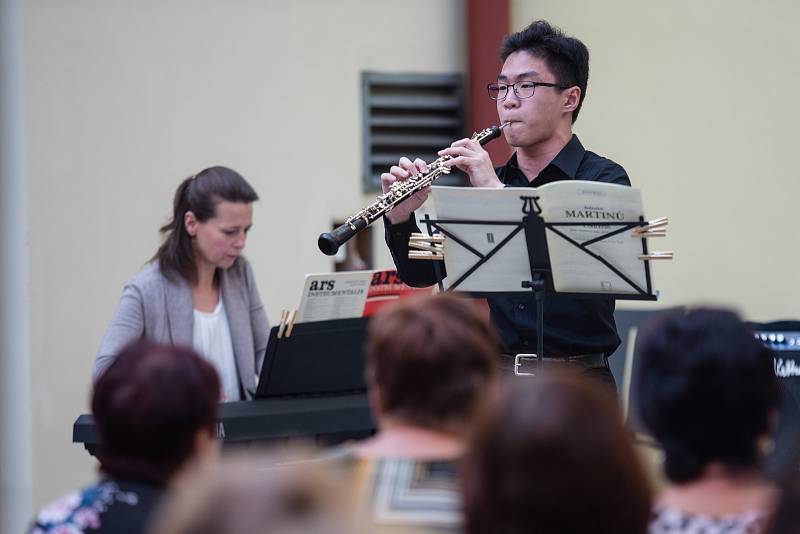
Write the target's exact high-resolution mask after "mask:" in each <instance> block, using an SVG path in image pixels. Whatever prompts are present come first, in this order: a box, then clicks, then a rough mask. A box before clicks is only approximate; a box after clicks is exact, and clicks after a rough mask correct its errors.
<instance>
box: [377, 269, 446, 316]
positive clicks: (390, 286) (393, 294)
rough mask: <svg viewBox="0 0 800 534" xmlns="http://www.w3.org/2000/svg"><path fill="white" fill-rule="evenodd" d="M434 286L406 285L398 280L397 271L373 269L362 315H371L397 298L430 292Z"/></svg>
mask: <svg viewBox="0 0 800 534" xmlns="http://www.w3.org/2000/svg"><path fill="white" fill-rule="evenodd" d="M434 287H435V286H431V287H411V286H407V285H406V284H404V283H403V281H402V280H400V277H399V276H397V271H394V270H387V271H375V272H374V273H373V274H372V282H371V283H370V286H369V291H368V292H367V302H366V304H365V305H364V317H367V316H369V315H372V314H373V313H375V312H376V311H378V310H379V309H380V308H381V307H382V306H385V305H386V304H389V303H390V302H394V301H396V300H398V299H401V298H405V297H410V296H411V295H423V294H426V293H432V292H433V288H434Z"/></svg>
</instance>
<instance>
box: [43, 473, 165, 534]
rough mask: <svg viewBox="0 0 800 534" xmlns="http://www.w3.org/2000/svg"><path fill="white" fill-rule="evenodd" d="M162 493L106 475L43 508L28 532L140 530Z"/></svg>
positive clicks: (124, 533) (133, 533) (122, 533)
mask: <svg viewBox="0 0 800 534" xmlns="http://www.w3.org/2000/svg"><path fill="white" fill-rule="evenodd" d="M162 495H163V489H162V488H160V487H157V486H154V485H151V484H149V483H146V482H139V481H132V480H125V479H114V478H106V479H103V480H100V481H99V482H98V483H96V484H94V485H92V486H89V487H87V488H84V489H82V490H79V491H74V492H72V493H69V494H67V495H65V496H63V497H61V498H60V499H58V500H56V501H54V502H52V503H50V504H49V505H47V506H45V507H44V508H42V509H41V510H40V511H39V513H38V514H37V515H36V519H35V522H34V524H33V525H32V526H31V528H30V530H29V533H30V534H45V533H47V534H83V533H93V534H94V533H96V534H99V533H104V534H105V533H111V532H114V533H118V534H141V533H144V532H146V530H145V529H146V527H147V522H148V520H149V519H150V513H151V512H152V511H153V510H154V508H155V507H156V505H157V504H158V502H159V500H160V498H161V496H162Z"/></svg>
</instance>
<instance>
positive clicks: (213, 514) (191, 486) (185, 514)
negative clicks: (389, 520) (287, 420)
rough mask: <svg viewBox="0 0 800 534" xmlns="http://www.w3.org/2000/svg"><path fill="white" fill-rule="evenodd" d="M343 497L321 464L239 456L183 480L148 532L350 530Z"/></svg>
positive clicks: (319, 533) (335, 533)
mask: <svg viewBox="0 0 800 534" xmlns="http://www.w3.org/2000/svg"><path fill="white" fill-rule="evenodd" d="M346 496H347V493H346V492H342V491H341V488H340V485H339V484H338V483H337V481H336V480H334V479H333V478H331V476H330V474H329V473H328V472H326V471H324V470H323V466H322V464H319V463H316V462H312V463H305V464H294V465H289V466H283V467H279V466H276V461H275V460H274V459H269V458H265V457H257V456H247V457H238V458H233V459H228V460H225V461H223V462H221V463H220V464H217V465H215V466H213V467H212V468H211V469H207V470H204V471H198V472H195V473H194V474H193V476H190V477H188V478H186V479H184V480H183V481H182V484H180V486H179V487H177V488H176V491H175V492H174V494H173V496H172V497H171V498H170V499H169V500H168V501H167V502H166V503H165V505H164V506H163V507H162V509H161V510H160V512H159V514H158V515H157V517H156V520H155V521H154V523H153V528H152V529H151V534H351V533H353V532H354V530H353V528H354V517H353V515H354V514H353V512H352V510H353V509H352V507H351V506H350V503H349V502H348V501H347V500H346Z"/></svg>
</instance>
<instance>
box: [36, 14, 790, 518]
mask: <svg viewBox="0 0 800 534" xmlns="http://www.w3.org/2000/svg"><path fill="white" fill-rule="evenodd" d="M461 4H462V3H461V2H459V1H458V0H439V1H430V0H427V1H426V0H407V1H405V2H394V1H390V0H373V1H372V2H360V1H358V0H346V1H344V0H342V1H338V2H330V1H325V0H317V1H310V0H309V1H298V2H280V3H278V2H269V1H264V0H259V1H257V0H251V1H245V0H239V1H236V2H221V1H213V2H212V1H210V0H208V1H196V0H195V1H190V0H184V1H172V2H156V1H146V2H122V1H113V2H109V1H103V0H93V1H89V0H77V1H72V2H57V1H53V0H50V1H46V0H31V1H29V2H26V3H25V5H24V8H25V11H24V16H25V46H26V56H25V59H26V77H27V86H26V98H27V109H26V113H27V137H28V139H27V143H28V169H29V177H30V184H29V186H30V219H31V220H30V229H31V232H30V246H31V270H32V272H31V294H32V303H31V309H32V316H31V328H32V351H33V362H32V366H33V373H34V376H35V379H34V383H33V386H32V388H33V399H34V405H33V414H32V420H33V429H34V434H33V438H34V504H35V505H40V504H42V503H43V502H44V501H45V500H47V499H49V498H52V497H54V496H56V495H57V494H60V493H62V492H64V491H66V490H68V489H70V488H72V487H74V486H76V485H77V484H81V483H84V482H88V481H89V480H91V479H92V477H93V476H94V473H93V467H94V464H93V462H92V461H91V460H90V459H89V457H88V455H87V454H86V453H85V452H84V451H83V450H82V449H81V448H80V447H78V446H76V445H72V444H71V443H70V436H71V425H72V422H73V420H74V418H75V417H76V416H77V415H78V414H79V413H81V412H85V411H86V409H87V402H86V401H87V396H88V388H89V370H90V367H91V362H92V359H93V356H94V352H95V350H96V348H97V345H98V342H99V339H100V336H101V335H102V332H103V329H104V328H105V326H106V324H107V322H108V320H109V318H110V315H111V313H112V311H113V309H114V306H115V305H116V302H117V299H118V296H119V293H120V289H121V287H122V284H123V283H124V281H125V279H126V278H128V277H129V276H131V275H132V274H134V273H135V271H136V270H137V269H138V267H139V266H140V265H141V264H142V263H144V262H145V261H146V260H147V258H148V257H149V256H150V255H151V254H152V252H153V250H154V248H155V247H156V244H157V242H158V237H157V234H156V228H157V227H158V226H159V225H160V224H161V222H162V221H163V220H164V219H165V217H166V216H167V214H168V212H169V208H170V199H171V194H172V192H173V191H174V188H175V186H176V185H177V184H178V182H179V181H180V179H181V178H183V177H185V176H187V175H189V174H191V173H192V172H195V171H196V170H199V169H201V168H202V167H204V166H207V165H211V164H226V165H229V166H231V167H233V168H235V169H237V170H239V171H240V172H242V174H244V175H245V177H247V178H248V179H249V180H250V181H251V182H252V183H253V185H254V186H255V187H256V189H257V190H258V191H259V193H260V194H261V196H262V201H261V202H259V204H258V206H257V208H256V211H255V223H256V225H255V227H254V230H253V232H252V234H251V239H250V242H249V245H248V255H249V257H250V259H251V260H252V261H253V264H254V266H255V269H256V275H257V278H258V282H259V285H260V287H261V292H262V294H263V297H264V299H265V301H266V303H267V308H268V312H269V314H270V316H271V317H272V318H273V319H274V318H276V317H277V316H278V314H279V312H280V309H281V308H283V307H289V306H292V305H294V304H296V300H297V297H298V294H299V291H300V284H301V281H302V275H303V273H306V272H315V271H316V272H318V271H327V270H329V269H330V268H331V262H330V259H329V258H327V257H325V256H323V255H321V254H320V253H319V252H318V251H317V248H316V236H317V235H318V233H319V232H320V231H322V230H324V229H325V228H327V225H328V224H329V222H330V220H331V219H332V218H341V217H344V216H346V215H348V214H350V213H351V212H353V211H355V210H357V209H359V208H361V207H362V206H363V205H365V204H366V203H367V202H369V201H371V200H372V198H373V195H366V196H365V195H363V194H362V193H361V192H360V173H361V168H360V166H361V163H360V161H361V160H360V158H361V130H360V120H361V115H360V100H359V98H360V92H359V91H360V85H359V75H360V72H361V71H362V70H382V71H411V72H460V71H463V69H464V44H465V43H464V36H463V24H464V11H463V7H462V5H461ZM798 15H800V8H798V7H795V4H794V3H791V2H789V1H782V2H778V1H773V2H770V3H769V7H764V6H763V5H762V4H756V3H755V2H743V1H726V2H722V1H716V2H689V1H688V0H679V1H677V2H670V3H664V2H658V3H656V2H640V1H633V0H630V1H614V2H611V1H608V2H590V1H572V2H556V1H535V2H534V1H528V2H522V1H517V2H514V9H513V25H514V27H515V28H520V27H522V26H524V25H525V23H527V22H528V21H530V20H532V19H533V18H539V17H542V18H547V19H550V20H551V21H553V22H554V23H556V24H558V25H561V26H562V27H563V28H564V29H565V30H566V31H567V32H569V33H573V34H575V35H578V36H579V37H580V38H582V39H583V40H584V41H585V42H586V43H587V44H588V45H589V47H590V49H591V52H592V76H591V80H590V86H589V93H588V94H589V97H588V100H587V102H586V106H585V108H584V109H583V111H582V113H581V118H580V120H579V122H578V124H577V128H576V130H577V132H578V134H579V135H580V136H581V139H582V140H583V142H584V144H585V145H586V146H587V147H589V148H590V149H592V150H595V151H596V152H599V153H601V154H604V155H607V156H609V157H611V158H613V159H615V160H617V161H619V162H620V163H622V164H623V165H624V166H625V167H626V168H627V169H628V171H629V173H630V175H631V177H632V179H633V181H634V183H635V185H637V186H639V187H641V188H642V190H643V191H644V195H645V201H646V207H647V211H648V214H650V215H652V216H661V215H668V216H669V217H670V219H671V226H670V237H669V238H667V239H665V240H663V243H662V244H660V248H667V249H673V250H675V253H676V260H675V261H674V262H672V263H664V264H659V265H657V266H656V269H657V270H656V280H657V283H658V285H659V286H660V288H661V290H662V292H663V299H662V304H665V305H670V304H677V303H686V302H697V301H704V302H707V301H714V302H726V303H731V304H734V305H736V306H739V307H741V308H742V309H743V310H744V311H745V312H746V313H747V315H748V316H750V317H751V318H753V319H771V318H777V317H797V307H796V306H794V303H795V302H796V301H800V298H798V297H800V294H799V293H800V290H798V285H797V283H796V281H795V276H794V272H795V268H796V266H797V265H798V259H800V248H798V245H797V243H796V240H795V239H793V238H794V237H795V233H796V227H797V225H796V224H795V223H794V222H793V220H792V218H791V215H792V214H793V207H794V204H795V202H796V198H797V197H798V193H800V185H798V183H799V182H798V180H797V176H796V172H795V171H794V167H795V166H794V165H793V164H792V163H793V161H792V159H791V156H792V154H793V152H794V151H793V143H794V139H793V135H792V134H793V128H792V126H793V124H794V118H795V116H796V114H795V112H794V107H793V106H794V104H793V96H794V88H795V86H796V85H797V84H798V82H800V72H798V68H800V67H798V64H800V63H799V62H798V61H797V59H798V58H797V56H798V55H800V54H798V52H800V44H798V42H797V41H796V40H795V39H794V35H793V34H792V33H790V24H792V22H793V21H795V20H797V16H798ZM398 21H399V22H398ZM309 81H312V82H315V83H308V82H309ZM487 105H491V103H489V102H487ZM376 230H377V236H378V237H380V235H381V229H380V228H376ZM378 245H380V243H378ZM377 250H378V251H379V262H378V263H379V266H383V267H388V266H389V259H388V255H387V254H386V252H385V251H384V250H383V249H382V248H381V247H380V246H378V247H377Z"/></svg>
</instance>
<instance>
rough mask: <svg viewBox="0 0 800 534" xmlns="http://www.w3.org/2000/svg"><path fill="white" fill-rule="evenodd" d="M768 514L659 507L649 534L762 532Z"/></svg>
mask: <svg viewBox="0 0 800 534" xmlns="http://www.w3.org/2000/svg"><path fill="white" fill-rule="evenodd" d="M767 519H768V517H767V515H766V514H764V513H763V512H760V511H749V512H745V513H742V514H733V515H723V516H710V515H689V514H685V513H683V512H681V511H680V510H676V509H674V508H657V509H656V510H655V511H654V512H653V517H652V519H651V521H650V526H649V527H648V533H649V534H762V533H763V532H764V529H765V527H766V524H767Z"/></svg>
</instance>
